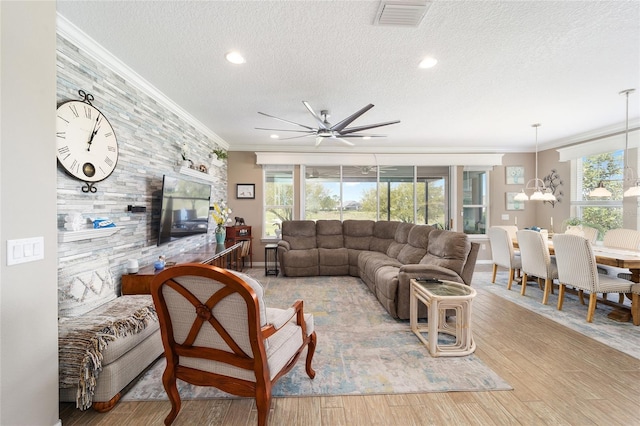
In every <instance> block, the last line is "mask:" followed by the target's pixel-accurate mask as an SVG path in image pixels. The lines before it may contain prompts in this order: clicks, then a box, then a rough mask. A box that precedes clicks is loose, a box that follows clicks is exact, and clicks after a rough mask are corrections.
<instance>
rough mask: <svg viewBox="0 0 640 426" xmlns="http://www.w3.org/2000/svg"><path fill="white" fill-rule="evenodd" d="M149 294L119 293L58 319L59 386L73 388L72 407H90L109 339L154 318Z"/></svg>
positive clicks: (153, 309) (114, 338)
mask: <svg viewBox="0 0 640 426" xmlns="http://www.w3.org/2000/svg"><path fill="white" fill-rule="evenodd" d="M157 320H158V315H157V314H156V310H155V307H154V305H153V300H152V299H151V296H147V295H136V296H122V297H118V298H117V299H115V300H112V301H110V302H108V303H106V304H104V305H102V306H100V307H98V308H96V309H94V310H92V311H89V312H87V313H85V314H84V315H81V316H79V317H75V318H60V319H59V320H58V357H59V386H60V388H72V387H77V393H76V406H77V407H78V408H80V409H81V410H85V409H87V408H89V407H91V404H92V402H93V395H94V391H95V387H96V381H97V379H98V375H99V374H100V371H102V359H103V357H102V352H103V350H104V349H105V348H106V347H107V345H108V344H109V342H112V341H114V340H116V339H117V338H119V337H123V336H126V335H129V334H136V333H139V332H140V331H141V330H144V329H145V328H146V327H147V325H148V324H149V323H150V322H152V321H157Z"/></svg>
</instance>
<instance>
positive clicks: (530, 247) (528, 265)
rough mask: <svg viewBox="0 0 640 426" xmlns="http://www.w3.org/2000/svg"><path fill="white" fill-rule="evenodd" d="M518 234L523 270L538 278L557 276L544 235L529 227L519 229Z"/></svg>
mask: <svg viewBox="0 0 640 426" xmlns="http://www.w3.org/2000/svg"><path fill="white" fill-rule="evenodd" d="M517 235H518V247H519V248H520V259H521V261H522V272H524V273H525V274H527V275H533V276H535V277H538V278H545V279H546V278H552V279H553V278H556V276H555V275H557V274H556V271H555V269H554V268H552V267H551V256H550V255H549V247H548V246H547V242H546V241H545V240H544V237H543V235H542V234H541V233H540V232H537V231H531V230H527V229H523V230H520V231H518V233H517Z"/></svg>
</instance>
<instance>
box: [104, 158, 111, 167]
mask: <svg viewBox="0 0 640 426" xmlns="http://www.w3.org/2000/svg"><path fill="white" fill-rule="evenodd" d="M104 162H105V164H106V165H107V166H109V167H112V166H113V160H112V159H111V158H109V157H106V158H105V159H104Z"/></svg>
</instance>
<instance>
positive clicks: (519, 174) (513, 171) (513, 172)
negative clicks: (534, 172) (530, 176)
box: [506, 166, 524, 185]
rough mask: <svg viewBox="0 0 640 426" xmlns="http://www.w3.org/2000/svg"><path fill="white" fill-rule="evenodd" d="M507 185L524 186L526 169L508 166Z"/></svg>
mask: <svg viewBox="0 0 640 426" xmlns="http://www.w3.org/2000/svg"><path fill="white" fill-rule="evenodd" d="M506 170H507V185H524V167H522V166H507V167H506Z"/></svg>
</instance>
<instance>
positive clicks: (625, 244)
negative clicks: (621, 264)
mask: <svg viewBox="0 0 640 426" xmlns="http://www.w3.org/2000/svg"><path fill="white" fill-rule="evenodd" d="M603 244H604V246H605V247H612V248H619V249H626V250H638V249H640V231H636V230H635V229H622V228H618V229H610V230H608V231H607V232H605V234H604V240H603Z"/></svg>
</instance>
